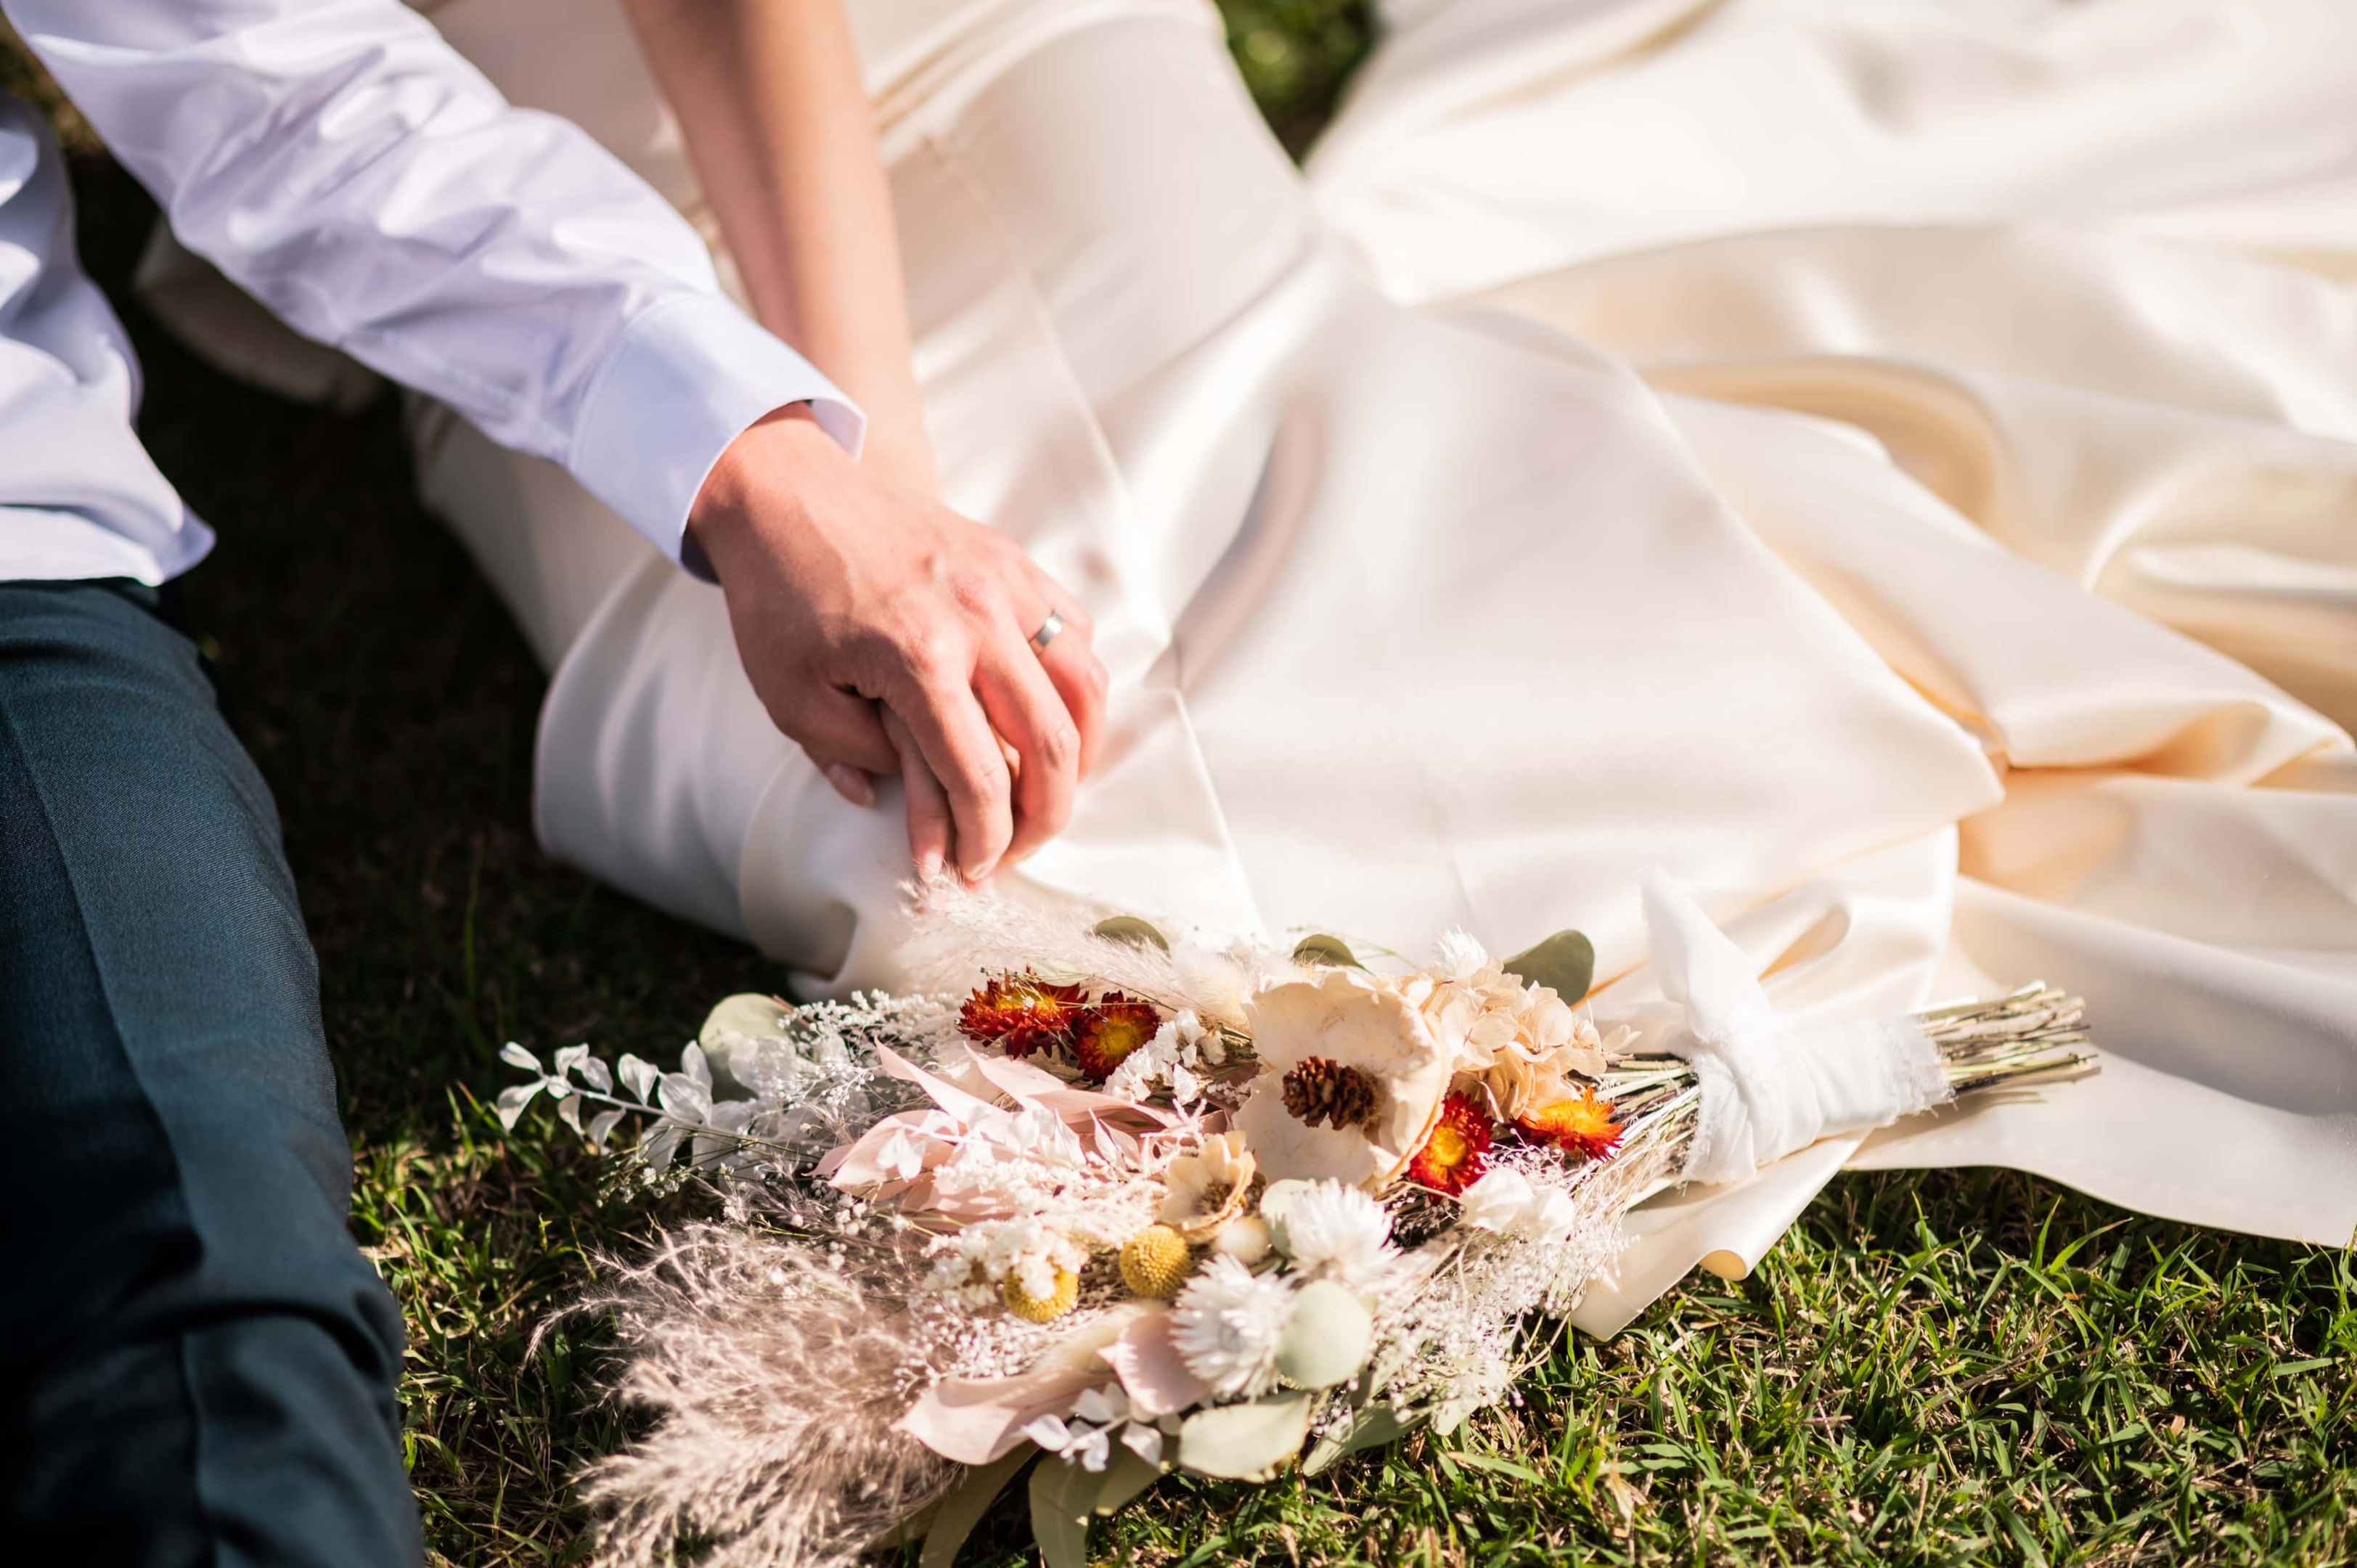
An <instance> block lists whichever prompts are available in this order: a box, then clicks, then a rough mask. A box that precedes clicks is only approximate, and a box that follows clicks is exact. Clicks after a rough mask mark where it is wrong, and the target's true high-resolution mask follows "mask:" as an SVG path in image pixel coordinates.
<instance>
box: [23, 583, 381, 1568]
mask: <svg viewBox="0 0 2357 1568" xmlns="http://www.w3.org/2000/svg"><path fill="white" fill-rule="evenodd" d="M350 1190H351V1155H350V1150H349V1148H348V1147H347V1145H346V1144H345V1142H344V1136H343V1132H342V1129H341V1128H340V1127H339V1125H338V1122H337V1119H336V1099H335V1081H334V1077H333V1074H332V1072H331V1071H330V1069H329V1067H328V1058H327V1052H326V1049H325V1046H324V1044H323V1042H322V1039H321V1036H320V1028H319V1004H318V977H317V966H316V963H315V961H314V960H313V958H312V955H311V948H310V943H309V941H308V940H307V938H306V937H305V935H304V930H303V918H302V912H301V910H300V908H298V906H297V904H296V897H295V885H294V880H293V878H292V877H291V876H290V875H289V874H288V872H287V869H286V860H285V854H284V852H283V851H282V849H281V847H280V843H279V834H278V818H277V812H276V809H275V807H274V805H273V803H272V801H271V799H270V792H269V790H268V789H266V788H265V787H264V784H263V782H262V778H261V776H260V775H259V774H258V773H257V772H255V770H254V768H253V762H252V761H251V760H250V759H249V758H248V757H246V755H245V752H244V750H243V749H242V747H241V746H239V745H238V742H237V740H236V737H235V736H232V735H231V733H230V730H229V727H228V725H226V724H224V723H223V722H222V719H221V713H220V710H219V708H218V707H217V705H216V704H215V702H214V697H213V692H212V689H211V685H210V682H209V681H208V679H207V677H206V674H205V672H204V671H203V669H202V667H201V665H200V663H199V659H198V656H197V652H196V650H195V648H194V647H193V646H192V645H191V644H190V643H189V641H188V639H187V638H186V637H185V636H183V635H182V634H181V633H180V632H179V631H178V629H176V628H174V627H173V626H172V625H171V624H169V622H168V620H167V618H166V616H165V615H164V613H163V611H162V607H161V605H160V603H159V599H158V596H157V595H156V593H155V591H154V590H151V589H147V588H143V587H140V586H138V585H131V584H122V583H113V584H105V583H66V584H28V583H7V584H0V1542H5V1543H6V1544H5V1547H0V1552H5V1555H7V1556H8V1557H9V1558H10V1559H12V1560H13V1561H16V1562H21V1563H91V1564H106V1565H108V1568H113V1565H115V1564H122V1565H124V1568H167V1565H169V1568H178V1565H180V1564H188V1565H191V1568H194V1565H198V1564H203V1565H206V1568H230V1565H238V1568H295V1565H302V1568H315V1565H316V1568H376V1565H379V1564H384V1565H393V1564H399V1565H402V1568H415V1565H416V1564H417V1563H419V1561H420V1559H421V1556H422V1552H421V1548H420V1545H419V1541H418V1528H417V1514H416V1507H415V1503H414V1499H413V1498H412V1496H411V1493H410V1489H409V1485H408V1478H407V1477H406V1476H405V1474H404V1470H403V1466H402V1460H401V1446H400V1430H401V1428H400V1412H399V1411H398V1409H397V1407H396V1406H395V1403H394V1400H393V1380H394V1377H395V1374H396V1373H397V1371H398V1369H399V1367H400V1362H401V1343H402V1329H401V1317H400V1314H399V1312H398V1311H397V1310H396V1308H395V1307H394V1305H393V1300H392V1297H391V1296H390V1295H389V1294H387V1292H386V1290H385V1288H384V1286H383V1284H382V1283H381V1282H380V1281H379V1280H378V1279H377V1277H376V1274H375V1273H374V1271H373V1270H371V1268H370V1267H369V1265H368V1262H367V1261H366V1260H365V1259H363V1258H361V1256H360V1254H359V1252H358V1251H357V1250H356V1249H355V1248H354V1246H353V1244H352V1240H351V1237H350V1231H349V1230H347V1229H346V1223H345V1217H346V1210H347V1208H348V1206H349V1204H350Z"/></svg>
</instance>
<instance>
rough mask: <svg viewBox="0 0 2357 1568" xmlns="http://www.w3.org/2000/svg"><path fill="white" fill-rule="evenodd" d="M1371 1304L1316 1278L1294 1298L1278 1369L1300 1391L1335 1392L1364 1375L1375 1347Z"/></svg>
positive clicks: (1280, 1345)
mask: <svg viewBox="0 0 2357 1568" xmlns="http://www.w3.org/2000/svg"><path fill="white" fill-rule="evenodd" d="M1374 1344H1375V1326H1374V1319H1373V1318H1372V1317H1371V1316H1369V1315H1368V1312H1367V1308H1366V1304H1365V1303H1363V1302H1361V1300H1360V1299H1359V1298H1358V1297H1357V1296H1355V1295H1352V1294H1351V1292H1350V1291H1349V1289H1348V1288H1346V1287H1345V1286H1343V1285H1341V1284H1339V1283H1336V1282H1334V1281H1332V1280H1312V1281H1310V1282H1309V1283H1308V1284H1306V1285H1304V1286H1302V1287H1301V1289H1300V1290H1299V1291H1298V1292H1297V1293H1296V1294H1295V1295H1294V1298H1293V1314H1292V1316H1290V1317H1288V1318H1287V1319H1286V1324H1285V1332H1284V1333H1283V1334H1282V1335H1281V1336H1279V1337H1278V1339H1277V1342H1276V1369H1277V1372H1278V1374H1279V1375H1280V1376H1282V1377H1283V1378H1284V1379H1285V1380H1286V1382H1288V1383H1291V1384H1292V1385H1293V1386H1294V1387H1296V1388H1299V1389H1330V1388H1332V1387H1333V1386H1334V1385H1335V1384H1337V1383H1339V1382H1342V1381H1344V1380H1347V1379H1350V1378H1354V1377H1356V1376H1358V1374H1359V1369H1361V1367H1364V1366H1365V1365H1366V1364H1367V1355H1368V1353H1369V1352H1370V1351H1372V1349H1373V1348H1374Z"/></svg>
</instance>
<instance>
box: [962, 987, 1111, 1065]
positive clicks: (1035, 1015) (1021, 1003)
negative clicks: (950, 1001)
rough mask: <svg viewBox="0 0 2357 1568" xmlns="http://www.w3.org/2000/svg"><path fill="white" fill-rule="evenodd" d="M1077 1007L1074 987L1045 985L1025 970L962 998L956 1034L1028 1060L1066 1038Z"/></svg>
mask: <svg viewBox="0 0 2357 1568" xmlns="http://www.w3.org/2000/svg"><path fill="white" fill-rule="evenodd" d="M1081 1005H1082V1003H1081V988H1080V987H1079V986H1077V985H1050V984H1049V983H1047V982H1046V981H1044V980H1041V979H1040V978H1039V976H1038V975H1035V974H1033V973H1032V972H1030V971H1029V970H1028V969H1027V970H1025V971H1024V972H1022V973H1021V974H1019V975H1018V974H1002V975H1000V976H998V977H997V978H996V980H993V981H992V982H991V983H989V984H987V985H985V986H984V987H983V988H982V989H981V990H979V991H977V992H975V993H974V994H973V995H971V996H969V997H967V998H966V999H965V1004H964V1005H963V1006H962V1007H960V1008H959V1009H958V1030H959V1032H960V1033H961V1034H963V1035H964V1036H965V1037H966V1038H967V1039H969V1040H973V1041H974V1042H975V1043H976V1044H978V1045H989V1044H991V1043H993V1042H994V1041H995V1042H996V1044H997V1045H998V1047H999V1048H1000V1049H1001V1050H1004V1051H1005V1052H1006V1054H1007V1055H1008V1056H1010V1057H1028V1056H1029V1055H1030V1054H1031V1053H1032V1052H1034V1051H1037V1050H1041V1049H1044V1048H1046V1047H1049V1046H1053V1045H1058V1044H1060V1043H1061V1042H1062V1041H1063V1040H1065V1039H1066V1038H1067V1037H1069V1036H1071V1032H1072V1026H1073V1025H1074V1024H1075V1023H1076V1022H1078V1016H1079V1011H1080V1008H1081Z"/></svg>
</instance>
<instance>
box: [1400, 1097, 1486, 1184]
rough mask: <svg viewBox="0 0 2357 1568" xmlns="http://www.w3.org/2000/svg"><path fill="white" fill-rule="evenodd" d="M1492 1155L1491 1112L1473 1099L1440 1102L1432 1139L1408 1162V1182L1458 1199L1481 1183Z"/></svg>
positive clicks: (1427, 1140)
mask: <svg viewBox="0 0 2357 1568" xmlns="http://www.w3.org/2000/svg"><path fill="white" fill-rule="evenodd" d="M1489 1155H1490V1116H1489V1112H1486V1111H1484V1110H1482V1108H1481V1102H1480V1101H1478V1100H1476V1099H1474V1098H1473V1096H1471V1095H1469V1094H1465V1093H1457V1094H1452V1095H1450V1096H1449V1097H1448V1099H1446V1100H1444V1101H1441V1102H1440V1120H1439V1121H1438V1122H1435V1123H1434V1125H1433V1129H1432V1135H1431V1136H1430V1137H1428V1138H1426V1139H1425V1141H1424V1147H1422V1148H1421V1149H1418V1150H1417V1151H1416V1152H1415V1158H1414V1159H1412V1160H1410V1161H1408V1163H1407V1174H1408V1179H1409V1180H1410V1181H1413V1182H1415V1183H1416V1184H1418V1185H1419V1186H1422V1187H1430V1188H1432V1189H1433V1190H1434V1191H1435V1192H1445V1193H1447V1194H1448V1196H1449V1197H1456V1196H1457V1195H1458V1193H1460V1192H1463V1191H1464V1190H1465V1189H1466V1188H1467V1187H1471V1186H1472V1185H1473V1184H1474V1183H1475V1182H1477V1181H1479V1180H1480V1179H1481V1173H1482V1172H1483V1171H1484V1170H1486V1169H1488V1168H1489V1165H1490V1160H1489Z"/></svg>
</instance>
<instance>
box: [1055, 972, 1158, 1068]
mask: <svg viewBox="0 0 2357 1568" xmlns="http://www.w3.org/2000/svg"><path fill="white" fill-rule="evenodd" d="M1161 1027H1162V1015H1160V1014H1159V1013H1157V1012H1156V1011H1155V1010H1154V1009H1153V1008H1152V1007H1151V1006H1150V1005H1148V1004H1146V1003H1144V1002H1139V1001H1136V1000H1135V999H1134V998H1132V997H1128V996H1125V995H1123V994H1122V993H1120V992H1118V991H1108V992H1106V993H1104V996H1103V999H1102V1000H1100V1001H1099V1002H1097V1004H1095V1005H1094V1006H1092V1007H1087V1008H1083V1009H1082V1014H1081V1020H1080V1027H1079V1028H1078V1029H1076V1030H1075V1031H1074V1032H1073V1035H1072V1057H1073V1059H1074V1060H1076V1061H1078V1062H1079V1063H1080V1064H1081V1071H1082V1073H1084V1074H1085V1075H1087V1077H1088V1078H1089V1079H1092V1081H1094V1082H1097V1083H1103V1081H1104V1080H1105V1079H1108V1078H1111V1077H1112V1076H1113V1069H1115V1068H1117V1067H1119V1066H1120V1065H1121V1062H1122V1058H1124V1057H1126V1056H1127V1055H1129V1053H1130V1052H1132V1051H1134V1050H1135V1049H1137V1047H1140V1046H1142V1045H1144V1044H1146V1041H1148V1040H1150V1039H1152V1038H1154V1035H1155V1031H1157V1030H1158V1029H1159V1028H1161Z"/></svg>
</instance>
